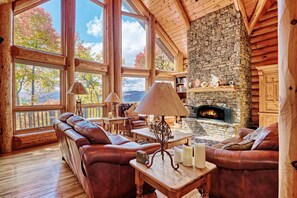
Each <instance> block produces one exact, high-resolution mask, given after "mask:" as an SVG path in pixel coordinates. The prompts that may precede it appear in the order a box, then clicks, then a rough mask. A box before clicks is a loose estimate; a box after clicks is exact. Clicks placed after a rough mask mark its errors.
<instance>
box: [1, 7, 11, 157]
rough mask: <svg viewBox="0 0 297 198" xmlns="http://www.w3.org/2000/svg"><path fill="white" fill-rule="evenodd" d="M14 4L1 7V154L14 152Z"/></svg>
mask: <svg viewBox="0 0 297 198" xmlns="http://www.w3.org/2000/svg"><path fill="white" fill-rule="evenodd" d="M12 16H13V15H12V3H6V4H3V5H0V19H1V20H0V36H1V37H2V38H3V39H4V41H3V42H2V43H0V77H1V80H0V90H1V105H0V153H6V152H10V151H11V150H12V136H13V124H12V117H13V116H12V87H11V84H12V83H11V82H12V58H11V54H10V45H11V26H12Z"/></svg>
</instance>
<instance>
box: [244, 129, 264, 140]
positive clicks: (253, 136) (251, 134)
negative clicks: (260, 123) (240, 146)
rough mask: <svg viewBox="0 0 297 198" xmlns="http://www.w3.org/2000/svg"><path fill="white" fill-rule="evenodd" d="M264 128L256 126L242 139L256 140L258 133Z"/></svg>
mask: <svg viewBox="0 0 297 198" xmlns="http://www.w3.org/2000/svg"><path fill="white" fill-rule="evenodd" d="M263 130H264V128H263V127H258V128H257V129H256V130H254V131H253V132H251V133H249V134H248V135H246V136H244V137H243V139H244V140H254V141H255V140H256V139H257V137H258V135H259V134H260V133H261V131H263Z"/></svg>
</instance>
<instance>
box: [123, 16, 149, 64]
mask: <svg viewBox="0 0 297 198" xmlns="http://www.w3.org/2000/svg"><path fill="white" fill-rule="evenodd" d="M146 29H147V22H146V21H144V20H142V19H138V18H133V17H129V16H125V15H122V65H123V66H127V67H138V68H144V67H146V65H145V56H146V52H145V48H146Z"/></svg>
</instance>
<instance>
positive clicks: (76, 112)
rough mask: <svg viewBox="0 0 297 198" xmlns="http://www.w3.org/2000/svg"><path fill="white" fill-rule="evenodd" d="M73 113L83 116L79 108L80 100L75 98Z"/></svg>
mask: <svg viewBox="0 0 297 198" xmlns="http://www.w3.org/2000/svg"><path fill="white" fill-rule="evenodd" d="M75 114H76V115H78V116H81V117H84V115H83V112H82V109H81V100H76V111H75Z"/></svg>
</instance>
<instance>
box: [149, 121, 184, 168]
mask: <svg viewBox="0 0 297 198" xmlns="http://www.w3.org/2000/svg"><path fill="white" fill-rule="evenodd" d="M154 134H155V136H156V138H157V140H158V142H160V144H161V148H160V149H158V150H157V151H155V152H154V154H153V156H152V159H151V162H147V163H146V164H145V165H146V167H147V168H150V167H151V166H152V165H153V162H154V157H155V155H156V154H157V153H159V152H160V153H161V155H162V160H164V153H167V155H168V156H169V158H170V162H171V166H172V168H173V169H174V170H177V169H178V168H179V165H178V164H176V166H174V164H173V159H172V156H171V155H170V153H169V152H168V151H166V150H165V148H164V145H165V144H166V143H167V142H168V140H169V138H170V136H171V129H170V126H169V125H168V124H167V123H166V122H165V119H164V116H162V119H161V122H160V123H159V124H158V125H156V126H155V128H154Z"/></svg>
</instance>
